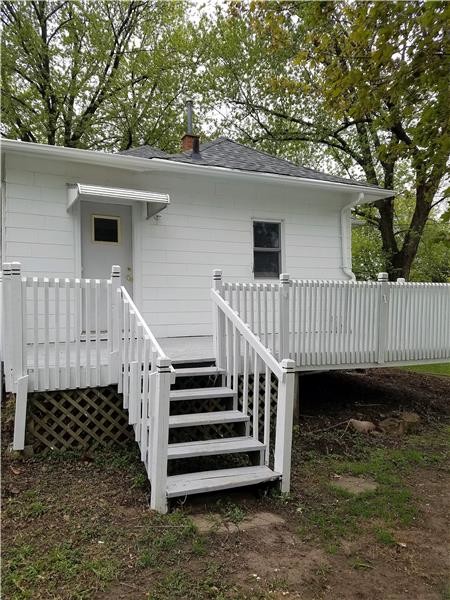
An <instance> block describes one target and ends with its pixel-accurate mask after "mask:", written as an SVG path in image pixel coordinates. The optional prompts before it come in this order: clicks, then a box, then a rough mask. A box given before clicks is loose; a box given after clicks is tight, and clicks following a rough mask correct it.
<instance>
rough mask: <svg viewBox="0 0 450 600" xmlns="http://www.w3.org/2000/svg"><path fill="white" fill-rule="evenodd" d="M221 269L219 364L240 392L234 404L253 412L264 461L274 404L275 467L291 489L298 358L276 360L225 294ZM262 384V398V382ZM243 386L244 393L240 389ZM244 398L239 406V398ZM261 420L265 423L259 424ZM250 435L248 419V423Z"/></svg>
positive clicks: (217, 288) (216, 305) (216, 288)
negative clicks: (262, 387)
mask: <svg viewBox="0 0 450 600" xmlns="http://www.w3.org/2000/svg"><path fill="white" fill-rule="evenodd" d="M221 277H222V272H221V271H219V270H217V271H214V274H213V289H212V290H211V299H212V302H213V310H214V323H215V333H214V335H215V339H216V341H217V345H218V352H219V354H218V356H217V365H218V366H219V367H221V368H223V369H225V373H226V380H227V386H228V387H232V388H233V390H234V391H235V392H236V397H235V400H234V402H235V406H234V409H237V408H239V409H240V410H242V412H243V413H244V414H245V415H248V414H249V407H250V405H251V417H252V422H251V434H252V436H253V438H254V439H255V440H258V441H260V442H262V443H263V444H264V446H265V464H266V465H269V461H270V447H271V443H270V436H271V430H272V423H271V420H272V404H274V405H275V407H276V424H275V443H274V460H273V469H274V471H275V472H276V473H279V474H280V475H281V490H282V491H283V492H288V491H289V486H290V464H291V442H292V413H293V403H294V384H295V374H294V362H293V361H292V360H290V359H285V360H283V361H281V362H278V361H277V360H276V358H275V357H274V356H273V355H272V353H271V352H270V350H269V349H268V348H266V346H265V345H264V344H263V342H262V341H261V340H260V339H259V337H258V336H257V335H256V334H255V333H254V332H253V331H252V330H251V329H250V327H249V326H248V325H247V324H246V323H245V322H244V321H243V320H242V318H241V317H240V316H239V314H238V313H237V311H236V310H234V309H233V308H231V306H230V304H229V302H228V301H227V300H225V299H224V298H223V297H222V291H223V290H222V281H221ZM273 378H275V379H276V380H277V385H276V386H275V389H276V398H275V401H274V402H273V401H272V380H273ZM261 384H262V385H263V386H264V394H263V398H264V399H263V401H262V399H261V394H260V387H261ZM239 388H241V390H242V393H241V391H240V389H239ZM239 401H240V402H241V406H240V407H238V405H237V403H238V402H239ZM261 422H262V427H261V426H260V423H261ZM247 428H248V430H247V435H248V434H249V433H250V431H249V429H250V424H248V425H247Z"/></svg>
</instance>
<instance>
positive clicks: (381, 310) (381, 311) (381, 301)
mask: <svg viewBox="0 0 450 600" xmlns="http://www.w3.org/2000/svg"><path fill="white" fill-rule="evenodd" d="M378 284H379V287H380V291H379V295H378V347H377V363H378V364H382V363H384V361H385V355H386V344H387V325H388V315H389V275H388V274H387V273H378Z"/></svg>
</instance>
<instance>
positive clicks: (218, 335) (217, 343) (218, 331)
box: [212, 269, 226, 369]
mask: <svg viewBox="0 0 450 600" xmlns="http://www.w3.org/2000/svg"><path fill="white" fill-rule="evenodd" d="M212 288H213V290H215V291H216V292H217V293H218V294H220V296H222V297H223V282H222V270H221V269H214V271H213V281H212ZM213 328H214V329H213V341H214V354H215V357H216V366H217V367H219V368H221V369H223V368H225V366H226V365H225V362H226V359H225V317H224V314H223V312H222V311H221V310H220V309H219V307H218V306H217V305H216V304H214V303H213Z"/></svg>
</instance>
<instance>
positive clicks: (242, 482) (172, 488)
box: [167, 466, 280, 498]
mask: <svg viewBox="0 0 450 600" xmlns="http://www.w3.org/2000/svg"><path fill="white" fill-rule="evenodd" d="M279 478H280V474H279V473H276V472H275V471H272V470H271V469H269V468H268V467H265V466H256V467H238V468H236V469H221V470H217V471H202V472H200V473H187V474H185V475H173V476H172V477H168V478H167V497H168V498H175V497H177V496H188V495H190V494H202V493H206V492H214V491H219V490H225V489H229V488H237V487H245V486H249V485H258V484H259V483H265V482H269V481H276V480H278V479H279Z"/></svg>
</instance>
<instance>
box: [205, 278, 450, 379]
mask: <svg viewBox="0 0 450 600" xmlns="http://www.w3.org/2000/svg"><path fill="white" fill-rule="evenodd" d="M219 291H220V293H221V294H222V295H223V297H224V298H225V300H227V302H229V304H230V306H231V307H232V308H233V310H235V311H236V312H237V313H238V314H239V315H240V316H241V317H242V319H243V320H244V321H245V322H246V323H248V324H249V327H250V328H251V330H252V331H253V332H254V333H255V334H256V335H257V336H258V337H259V339H260V340H261V341H262V342H263V343H264V345H265V346H266V347H267V348H270V350H271V352H272V353H273V354H274V356H276V357H277V358H278V359H279V360H280V359H282V358H291V359H292V360H294V362H295V364H296V367H297V369H303V370H308V369H311V368H313V369H318V368H324V367H325V368H327V367H328V368H339V367H344V366H375V365H380V364H402V363H408V362H432V361H435V362H436V361H441V360H449V359H450V284H446V283H406V282H405V281H404V280H399V281H397V282H388V281H387V275H386V274H384V273H381V274H380V276H379V280H378V281H376V282H373V281H368V282H363V281H327V280H295V279H294V280H291V279H290V278H289V275H286V274H283V275H281V277H280V282H279V283H278V282H277V283H264V284H262V283H261V284H255V283H230V282H224V283H223V284H221V285H220V286H219ZM216 351H217V350H216Z"/></svg>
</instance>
